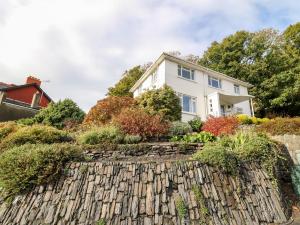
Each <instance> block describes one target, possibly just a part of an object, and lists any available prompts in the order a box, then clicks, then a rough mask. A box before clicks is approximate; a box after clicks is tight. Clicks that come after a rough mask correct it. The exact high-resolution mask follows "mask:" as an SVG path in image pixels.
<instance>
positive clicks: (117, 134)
mask: <svg viewBox="0 0 300 225" xmlns="http://www.w3.org/2000/svg"><path fill="white" fill-rule="evenodd" d="M123 140H124V134H123V133H122V132H121V130H120V129H119V128H118V127H115V126H104V127H99V128H93V129H91V130H89V131H86V132H84V133H83V134H82V135H80V136H79V138H78V141H79V143H81V144H89V145H96V144H100V143H115V144H118V143H122V142H123Z"/></svg>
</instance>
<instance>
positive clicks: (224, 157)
mask: <svg viewBox="0 0 300 225" xmlns="http://www.w3.org/2000/svg"><path fill="white" fill-rule="evenodd" d="M193 159H194V160H198V161H200V162H201V163H204V164H208V165H211V166H216V167H218V168H220V169H222V170H224V171H226V172H227V173H229V174H232V175H235V174H237V169H238V166H239V163H238V160H237V157H236V155H235V154H234V153H233V152H232V151H230V150H228V149H227V148H226V147H225V146H223V143H222V142H221V141H218V142H210V143H208V144H206V145H204V147H203V149H202V150H200V151H198V152H196V153H195V154H194V155H193Z"/></svg>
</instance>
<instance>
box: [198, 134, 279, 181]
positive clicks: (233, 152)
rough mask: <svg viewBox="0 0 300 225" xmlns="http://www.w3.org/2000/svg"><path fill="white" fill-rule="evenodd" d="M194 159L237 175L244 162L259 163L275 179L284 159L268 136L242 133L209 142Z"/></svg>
mask: <svg viewBox="0 0 300 225" xmlns="http://www.w3.org/2000/svg"><path fill="white" fill-rule="evenodd" d="M193 158H194V159H196V160H199V161H201V162H203V163H207V164H209V165H212V166H217V167H220V168H222V169H224V170H225V171H227V172H229V173H231V174H237V173H238V168H239V165H240V164H241V163H242V162H248V161H249V162H257V163H258V164H259V165H261V166H262V167H263V168H264V169H265V170H266V172H267V173H268V174H269V176H270V177H271V178H273V179H275V172H274V168H275V166H276V165H277V163H278V161H279V159H281V158H282V157H281V156H280V153H279V151H278V148H277V146H276V145H275V143H273V142H272V141H271V140H270V139H269V138H268V137H267V136H265V135H263V134H257V133H253V132H248V133H246V132H240V133H237V134H235V135H234V136H225V137H222V138H221V139H219V140H218V141H216V142H209V143H207V144H206V145H205V146H204V147H203V150H201V151H198V152H197V153H196V154H195V155H194V156H193Z"/></svg>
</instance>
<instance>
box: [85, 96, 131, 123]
mask: <svg viewBox="0 0 300 225" xmlns="http://www.w3.org/2000/svg"><path fill="white" fill-rule="evenodd" d="M134 105H136V102H135V100H134V99H133V98H131V97H117V96H109V97H107V98H104V99H101V100H99V101H98V102H97V104H96V105H95V106H93V107H92V108H91V109H90V111H89V112H88V114H87V115H86V117H85V119H84V123H85V124H93V125H98V126H101V125H104V124H107V123H109V122H111V120H112V118H113V117H114V116H117V115H118V114H119V113H120V112H121V111H122V109H124V108H129V107H133V106H134Z"/></svg>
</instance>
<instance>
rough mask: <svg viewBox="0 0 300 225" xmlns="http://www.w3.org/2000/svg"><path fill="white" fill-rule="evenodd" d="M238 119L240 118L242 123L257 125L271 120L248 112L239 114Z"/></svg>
mask: <svg viewBox="0 0 300 225" xmlns="http://www.w3.org/2000/svg"><path fill="white" fill-rule="evenodd" d="M237 119H238V121H239V123H240V124H256V125H257V124H261V123H265V122H268V121H269V120H270V119H268V118H256V117H255V116H254V117H250V116H248V115H246V114H239V115H237Z"/></svg>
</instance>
